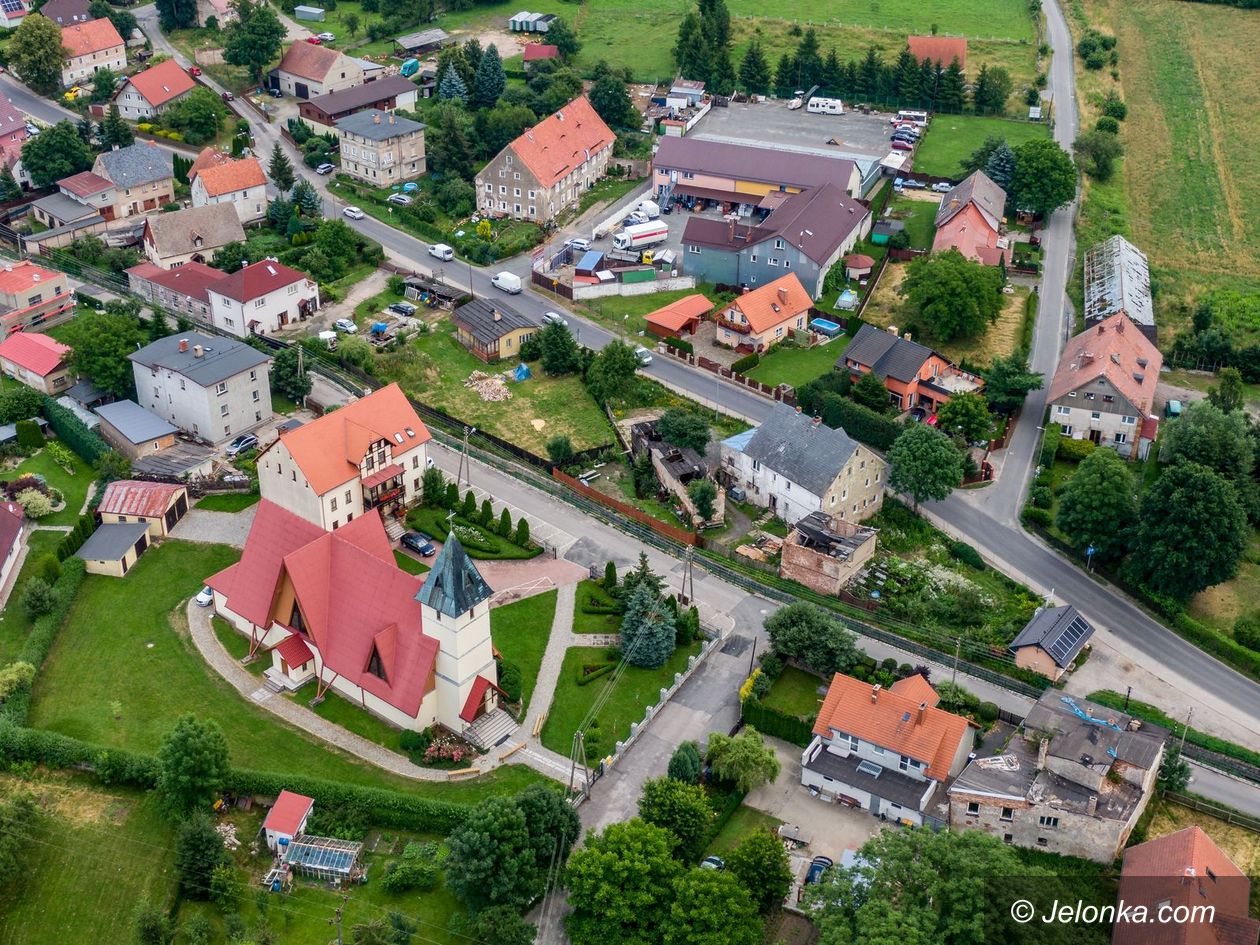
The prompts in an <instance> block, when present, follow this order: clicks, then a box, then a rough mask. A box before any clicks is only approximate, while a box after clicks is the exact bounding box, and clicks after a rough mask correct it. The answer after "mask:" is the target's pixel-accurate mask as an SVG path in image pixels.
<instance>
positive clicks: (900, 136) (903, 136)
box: [888, 132, 919, 144]
mask: <svg viewBox="0 0 1260 945" xmlns="http://www.w3.org/2000/svg"><path fill="white" fill-rule="evenodd" d="M888 140H889V141H909V142H910V143H911V144H913V143H914V142H916V141H918V140H919V139H918V138H916V137H915V136H914V135H908V134H905V133H904V132H898V133H897V134H895V135H893V136H892V137H891V138H889V139H888Z"/></svg>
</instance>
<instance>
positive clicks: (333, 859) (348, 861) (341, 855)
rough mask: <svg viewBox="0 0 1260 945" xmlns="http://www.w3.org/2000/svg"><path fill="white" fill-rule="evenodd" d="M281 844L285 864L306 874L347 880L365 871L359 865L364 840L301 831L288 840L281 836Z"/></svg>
mask: <svg viewBox="0 0 1260 945" xmlns="http://www.w3.org/2000/svg"><path fill="white" fill-rule="evenodd" d="M280 848H281V850H282V851H283V852H282V853H281V856H282V857H283V858H284V862H285V864H286V865H287V866H291V867H292V868H293V869H294V871H295V872H297V873H299V874H300V875H302V876H310V877H312V878H314V879H319V880H325V881H327V882H330V883H344V882H347V881H350V880H357V879H358V878H359V876H360V875H361V872H362V870H361V868H360V866H359V854H360V853H361V852H362V850H363V844H361V843H354V842H352V841H350V840H338V839H337V838H336V837H313V836H309V835H307V834H299V835H298V836H296V837H294V838H293V839H292V840H289V841H288V842H287V843H286V842H284V838H281V840H280Z"/></svg>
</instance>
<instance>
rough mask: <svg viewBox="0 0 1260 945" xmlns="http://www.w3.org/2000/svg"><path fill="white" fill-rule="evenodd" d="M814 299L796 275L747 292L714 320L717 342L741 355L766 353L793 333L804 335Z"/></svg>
mask: <svg viewBox="0 0 1260 945" xmlns="http://www.w3.org/2000/svg"><path fill="white" fill-rule="evenodd" d="M813 307H814V298H813V296H811V295H810V294H809V292H808V291H807V290H806V288H805V286H803V285H801V280H800V279H798V278H796V273H789V274H788V275H786V276H780V277H779V278H777V279H775V280H774V281H773V282H767V283H766V284H765V285H763V286H760V287H758V288H756V289H751V290H749V291H747V292H745V293H744V294H743V295H740V296H736V298H735V300H734V301H733V302H731V303H730V304H729V305H727V306H726V307H725V308H724V309H723V310H722V312H721V313H720V314H719V315H718V318H717V336H716V337H717V342H718V344H723V345H727V346H729V347H732V348H738V349H740V350H745V351H768V350H770V348H772V347H774V346H775V345H777V344H778V343H779V342H780V341H782V340H783V339H784V338H789V337H791V334H792V332H794V331H800V332H803V331H805V326H806V325H808V324H809V317H810V315H809V313H810V311H811V310H812V309H813Z"/></svg>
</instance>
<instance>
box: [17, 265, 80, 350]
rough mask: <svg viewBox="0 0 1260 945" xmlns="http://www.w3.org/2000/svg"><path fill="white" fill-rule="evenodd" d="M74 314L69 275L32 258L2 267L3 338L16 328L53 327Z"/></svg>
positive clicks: (23, 329)
mask: <svg viewBox="0 0 1260 945" xmlns="http://www.w3.org/2000/svg"><path fill="white" fill-rule="evenodd" d="M73 315H74V295H73V294H72V293H71V292H70V285H69V283H67V282H66V275H65V273H63V272H58V271H57V270H55V269H45V268H44V267H43V266H40V265H37V264H36V263H33V262H31V261H30V260H29V259H24V260H20V261H18V262H6V263H4V268H3V269H0V340H3V339H5V338H8V337H9V335H10V334H12V333H13V332H15V331H29V330H30V329H33V328H51V327H52V326H53V325H59V324H61V322H64V321H66V320H67V319H69V318H70V317H71V316H73Z"/></svg>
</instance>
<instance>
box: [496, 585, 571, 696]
mask: <svg viewBox="0 0 1260 945" xmlns="http://www.w3.org/2000/svg"><path fill="white" fill-rule="evenodd" d="M555 616H556V591H547V592H545V593H543V594H535V595H534V596H532V597H526V598H523V599H522V600H518V601H515V602H513V603H511V604H504V605H503V606H501V607H495V608H493V609H492V610H491V611H490V639H491V640H492V641H493V642H494V645H495V647H496V648H497V649H498V651H499V652H500V653H502V654H503V659H504V660H505V661H507V662H509V663H511V664H513V665H514V666H515V667H516V668H517V669H519V670H520V671H521V718H522V719H523V718H525V712H526V710H528V709H529V699H530V696H532V695H533V693H534V686H535V684H536V683H537V682H538V669H539V667H540V666H542V658H543V653H544V652H545V651H546V649H547V641H548V640H549V639H550V638H551V624H552V621H553V620H554V619H555Z"/></svg>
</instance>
